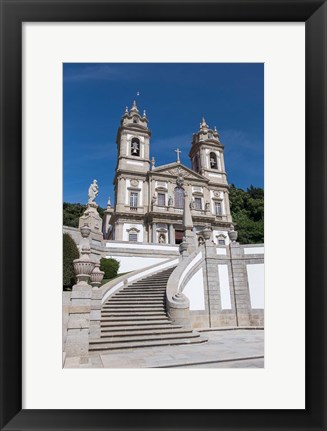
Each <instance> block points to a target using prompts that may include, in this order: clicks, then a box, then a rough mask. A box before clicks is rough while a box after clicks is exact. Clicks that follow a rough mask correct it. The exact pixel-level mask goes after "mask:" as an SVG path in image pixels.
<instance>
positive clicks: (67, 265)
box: [63, 233, 79, 289]
mask: <svg viewBox="0 0 327 431" xmlns="http://www.w3.org/2000/svg"><path fill="white" fill-rule="evenodd" d="M78 258H79V252H78V248H77V245H76V243H75V241H74V240H73V238H72V237H71V236H70V235H69V234H68V233H64V235H63V287H64V289H69V288H71V287H72V286H73V285H74V284H75V283H76V277H75V272H74V266H73V260H74V259H78Z"/></svg>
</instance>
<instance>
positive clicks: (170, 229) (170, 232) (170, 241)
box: [169, 224, 175, 244]
mask: <svg viewBox="0 0 327 431" xmlns="http://www.w3.org/2000/svg"><path fill="white" fill-rule="evenodd" d="M169 244H175V241H174V226H173V225H172V224H170V225H169Z"/></svg>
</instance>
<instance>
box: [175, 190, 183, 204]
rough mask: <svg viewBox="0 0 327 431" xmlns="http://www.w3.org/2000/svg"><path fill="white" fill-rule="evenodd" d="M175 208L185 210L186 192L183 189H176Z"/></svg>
mask: <svg viewBox="0 0 327 431" xmlns="http://www.w3.org/2000/svg"><path fill="white" fill-rule="evenodd" d="M174 201H175V208H184V190H183V189H182V188H181V187H176V188H175V199H174Z"/></svg>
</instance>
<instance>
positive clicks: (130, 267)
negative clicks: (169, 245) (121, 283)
mask: <svg viewBox="0 0 327 431" xmlns="http://www.w3.org/2000/svg"><path fill="white" fill-rule="evenodd" d="M106 258H107V259H109V258H113V259H117V260H119V262H120V267H119V272H120V273H122V272H129V271H136V270H138V269H142V268H146V267H147V266H151V265H154V264H156V263H160V262H163V261H165V260H167V258H162V257H136V256H131V257H130V256H115V255H113V256H106Z"/></svg>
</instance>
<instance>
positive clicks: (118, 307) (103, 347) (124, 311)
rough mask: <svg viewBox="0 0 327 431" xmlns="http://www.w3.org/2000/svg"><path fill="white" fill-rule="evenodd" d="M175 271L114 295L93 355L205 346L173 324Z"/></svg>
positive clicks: (106, 308)
mask: <svg viewBox="0 0 327 431" xmlns="http://www.w3.org/2000/svg"><path fill="white" fill-rule="evenodd" d="M174 269H175V268H170V269H168V270H165V271H162V272H160V273H157V274H154V275H152V276H149V277H147V278H144V279H142V280H139V281H137V282H135V283H133V284H130V285H128V286H127V287H125V288H123V289H121V290H119V291H118V292H117V293H115V294H114V295H112V296H111V297H110V298H109V299H108V300H107V302H106V303H105V304H103V306H102V310H101V338H100V339H97V340H92V341H90V347H89V350H90V352H104V351H110V350H117V349H131V348H138V347H155V346H166V345H180V344H194V343H203V342H205V341H207V340H206V338H204V337H203V336H201V335H200V334H199V333H197V332H194V331H193V330H192V329H186V328H183V327H182V326H179V325H173V324H172V322H171V321H170V320H169V318H168V316H167V313H166V309H165V293H166V285H167V281H168V278H169V276H170V274H171V273H172V271H173V270H174Z"/></svg>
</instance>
